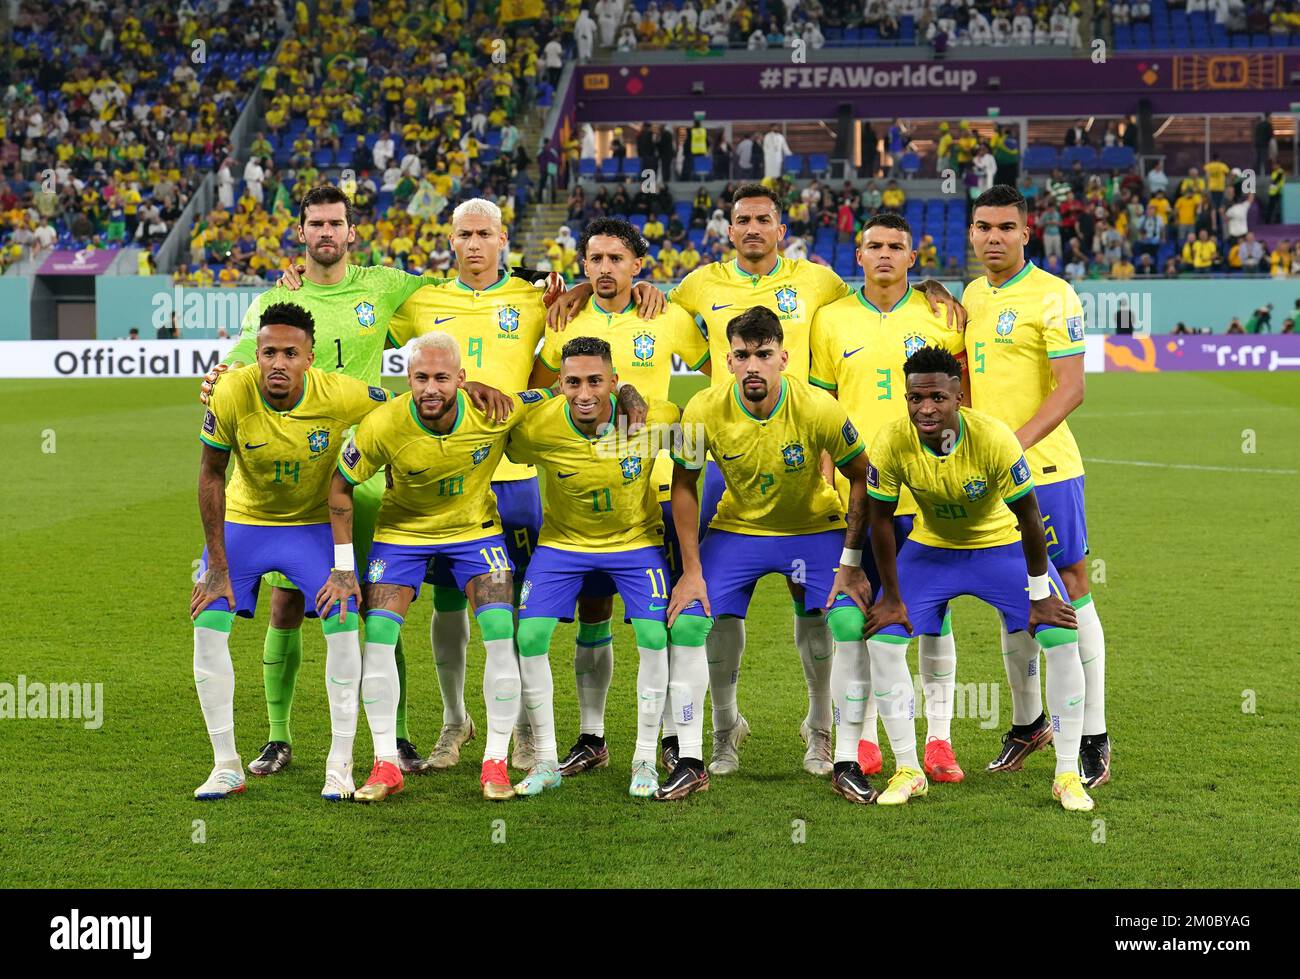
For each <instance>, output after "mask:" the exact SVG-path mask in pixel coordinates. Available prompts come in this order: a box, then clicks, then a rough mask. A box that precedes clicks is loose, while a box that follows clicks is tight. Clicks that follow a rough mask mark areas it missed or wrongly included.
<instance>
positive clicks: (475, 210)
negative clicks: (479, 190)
mask: <svg viewBox="0 0 1300 979" xmlns="http://www.w3.org/2000/svg"><path fill="white" fill-rule="evenodd" d="M467 214H477V215H478V216H479V217H484V218H487V219H488V220H489V221H491V222H492V224H493V226H494V227H495V228H496V229H497V230H498V231H499V230H501V228H502V222H501V208H499V207H497V205H496V204H495V203H494V202H492V201H490V200H488V199H487V198H486V197H471V198H470V199H469V200H467V201H462V202H461V203H460V204H457V205H456V210H454V211H452V212H451V226H452V227H453V228H454V227H455V226H456V225H457V223H459V221H460V219H461V218H463V217H464V216H465V215H467Z"/></svg>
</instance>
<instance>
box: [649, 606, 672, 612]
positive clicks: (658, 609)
mask: <svg viewBox="0 0 1300 979" xmlns="http://www.w3.org/2000/svg"><path fill="white" fill-rule="evenodd" d="M667 607H668V606H667V605H651V606H650V611H651V612H662V611H663V610H664V609H666V608H667Z"/></svg>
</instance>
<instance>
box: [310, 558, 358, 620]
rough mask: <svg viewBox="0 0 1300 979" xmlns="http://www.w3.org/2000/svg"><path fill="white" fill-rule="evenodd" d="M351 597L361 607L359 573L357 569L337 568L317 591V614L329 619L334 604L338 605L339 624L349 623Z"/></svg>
mask: <svg viewBox="0 0 1300 979" xmlns="http://www.w3.org/2000/svg"><path fill="white" fill-rule="evenodd" d="M349 598H351V599H352V600H353V601H355V602H356V604H357V608H360V607H361V586H360V585H359V584H358V583H357V574H356V572H355V571H341V570H339V569H338V568H335V569H334V570H333V571H331V572H330V576H329V577H328V578H327V579H325V584H323V585H321V587H320V591H318V592H317V593H316V614H317V615H319V616H320V617H321V618H322V619H328V618H329V617H330V614H331V613H332V612H333V610H334V606H335V605H338V607H339V624H340V625H347V621H348V599H349Z"/></svg>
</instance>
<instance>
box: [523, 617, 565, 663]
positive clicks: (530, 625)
mask: <svg viewBox="0 0 1300 979" xmlns="http://www.w3.org/2000/svg"><path fill="white" fill-rule="evenodd" d="M559 624H560V620H559V619H555V618H551V617H550V616H545V615H539V616H538V617H537V618H535V619H520V620H519V631H518V633H516V635H515V645H516V646H518V647H519V655H520V656H545V655H546V654H547V653H549V652H550V651H551V637H552V636H554V635H555V627H556V626H558V625H559Z"/></svg>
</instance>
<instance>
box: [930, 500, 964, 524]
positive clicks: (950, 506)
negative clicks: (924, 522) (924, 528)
mask: <svg viewBox="0 0 1300 979" xmlns="http://www.w3.org/2000/svg"><path fill="white" fill-rule="evenodd" d="M934 515H935V516H936V517H939V518H940V519H941V520H962V519H964V518H965V516H966V508H965V507H964V506H962V505H961V504H960V503H936V504H935V506H934Z"/></svg>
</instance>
